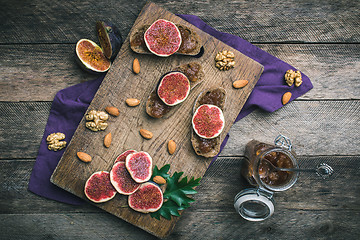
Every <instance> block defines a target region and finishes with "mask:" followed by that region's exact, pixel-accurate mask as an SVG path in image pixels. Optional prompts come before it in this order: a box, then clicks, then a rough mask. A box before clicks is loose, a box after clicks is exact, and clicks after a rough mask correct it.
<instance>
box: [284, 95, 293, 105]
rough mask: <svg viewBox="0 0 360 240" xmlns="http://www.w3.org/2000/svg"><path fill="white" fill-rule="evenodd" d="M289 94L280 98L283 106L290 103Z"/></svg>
mask: <svg viewBox="0 0 360 240" xmlns="http://www.w3.org/2000/svg"><path fill="white" fill-rule="evenodd" d="M291 95H292V94H291V92H286V93H284V95H283V96H282V104H283V105H285V104H287V103H288V102H289V101H290V98H291Z"/></svg>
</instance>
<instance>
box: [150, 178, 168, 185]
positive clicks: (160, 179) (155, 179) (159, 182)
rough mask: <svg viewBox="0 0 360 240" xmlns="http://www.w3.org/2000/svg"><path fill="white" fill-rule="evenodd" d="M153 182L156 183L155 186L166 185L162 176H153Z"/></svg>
mask: <svg viewBox="0 0 360 240" xmlns="http://www.w3.org/2000/svg"><path fill="white" fill-rule="evenodd" d="M153 181H154V182H156V183H157V184H165V183H166V180H165V178H163V177H162V176H155V177H154V178H153Z"/></svg>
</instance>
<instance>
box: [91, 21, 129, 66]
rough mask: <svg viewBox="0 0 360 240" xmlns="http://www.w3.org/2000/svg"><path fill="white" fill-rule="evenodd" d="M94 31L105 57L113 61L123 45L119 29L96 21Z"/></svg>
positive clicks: (110, 24)
mask: <svg viewBox="0 0 360 240" xmlns="http://www.w3.org/2000/svg"><path fill="white" fill-rule="evenodd" d="M96 31H97V34H98V38H99V42H100V46H101V47H102V50H103V52H104V55H105V57H107V58H108V59H114V58H115V57H116V55H117V54H118V52H119V50H120V47H121V45H122V43H123V40H122V37H121V34H120V31H119V29H118V28H117V27H116V26H115V25H114V24H112V23H109V22H103V21H97V22H96Z"/></svg>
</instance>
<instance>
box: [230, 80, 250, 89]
mask: <svg viewBox="0 0 360 240" xmlns="http://www.w3.org/2000/svg"><path fill="white" fill-rule="evenodd" d="M248 83H249V81H248V80H237V81H235V82H233V87H234V88H243V87H245V86H246V85H247V84H248Z"/></svg>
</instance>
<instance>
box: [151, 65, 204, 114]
mask: <svg viewBox="0 0 360 240" xmlns="http://www.w3.org/2000/svg"><path fill="white" fill-rule="evenodd" d="M173 71H179V72H182V73H184V74H185V76H186V77H188V78H189V81H190V89H193V88H194V87H195V86H196V85H197V84H199V83H201V82H202V80H203V79H204V76H205V73H204V71H203V70H202V66H201V64H200V63H198V62H189V63H185V64H182V65H180V66H178V67H176V68H175V69H174V70H173ZM159 81H160V80H159ZM157 88H158V84H157V85H156V87H155V88H154V89H153V91H152V92H151V93H150V95H149V97H148V100H147V101H146V113H147V114H148V115H149V116H151V117H154V118H162V117H163V116H165V114H167V113H168V112H170V110H171V109H172V108H174V107H175V106H174V107H170V106H168V105H166V104H165V103H164V102H163V101H162V100H161V99H160V98H159V96H158V95H157ZM185 101H186V100H185Z"/></svg>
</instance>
